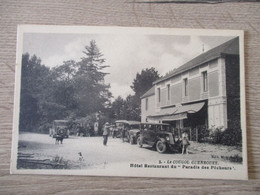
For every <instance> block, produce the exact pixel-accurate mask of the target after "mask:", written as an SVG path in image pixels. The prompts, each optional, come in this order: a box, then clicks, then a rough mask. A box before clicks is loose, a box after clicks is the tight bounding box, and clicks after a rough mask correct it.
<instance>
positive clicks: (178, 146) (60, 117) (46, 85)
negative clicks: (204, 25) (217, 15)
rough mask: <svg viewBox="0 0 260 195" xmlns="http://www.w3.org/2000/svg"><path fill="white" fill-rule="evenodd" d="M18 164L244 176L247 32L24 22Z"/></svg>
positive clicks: (67, 170)
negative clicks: (54, 24) (245, 45)
mask: <svg viewBox="0 0 260 195" xmlns="http://www.w3.org/2000/svg"><path fill="white" fill-rule="evenodd" d="M17 38H18V41H17V62H16V82H15V104H14V122H13V142H12V159H11V173H12V174H57V175H61V174H62V175H91V176H92V175H93V176H126V177H166V178H204V179H234V180H244V179H248V171H247V148H246V112H245V111H246V109H245V78H244V74H245V72H244V32H243V31H239V30H202V29H169V28H131V27H94V26H45V25H20V26H18V36H17Z"/></svg>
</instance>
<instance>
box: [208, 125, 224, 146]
mask: <svg viewBox="0 0 260 195" xmlns="http://www.w3.org/2000/svg"><path fill="white" fill-rule="evenodd" d="M222 131H223V127H219V128H214V129H211V130H210V133H209V137H210V138H211V141H212V143H214V144H220V143H221V139H222Z"/></svg>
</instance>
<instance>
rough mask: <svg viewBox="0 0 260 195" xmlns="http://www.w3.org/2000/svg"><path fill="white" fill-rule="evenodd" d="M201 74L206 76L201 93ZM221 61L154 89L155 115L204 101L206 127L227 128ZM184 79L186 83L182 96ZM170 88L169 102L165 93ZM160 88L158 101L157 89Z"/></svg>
mask: <svg viewBox="0 0 260 195" xmlns="http://www.w3.org/2000/svg"><path fill="white" fill-rule="evenodd" d="M203 72H207V90H206V91H204V90H203ZM225 78H226V73H225V59H223V58H219V59H216V60H213V61H210V62H207V63H205V64H203V65H201V66H199V67H196V68H194V69H191V70H189V71H186V72H183V73H182V74H180V75H177V76H174V77H172V78H169V79H168V80H166V81H163V82H161V83H158V84H156V86H155V96H154V97H155V99H154V101H155V113H156V114H160V112H161V110H162V109H164V108H167V107H170V106H179V105H181V104H185V103H190V102H196V101H201V100H208V126H209V127H218V126H223V127H227V102H226V86H225V85H226V80H225ZM184 79H187V80H188V85H187V94H186V95H185V90H184V89H185V84H184ZM168 85H170V100H168V89H167V86H168ZM159 88H160V101H159V95H158V93H159V92H158V89H159Z"/></svg>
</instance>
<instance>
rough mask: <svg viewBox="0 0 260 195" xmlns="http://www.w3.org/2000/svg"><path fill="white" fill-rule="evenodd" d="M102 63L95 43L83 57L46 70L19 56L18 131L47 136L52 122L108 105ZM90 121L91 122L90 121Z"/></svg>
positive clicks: (37, 61) (38, 61)
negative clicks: (20, 71)
mask: <svg viewBox="0 0 260 195" xmlns="http://www.w3.org/2000/svg"><path fill="white" fill-rule="evenodd" d="M104 63H105V59H104V58H103V54H102V53H101V52H100V51H99V49H98V47H97V45H96V42H95V41H91V42H90V44H89V46H86V47H85V50H84V51H83V57H82V58H81V60H80V61H78V62H76V61H73V60H68V61H65V62H63V64H62V65H60V66H57V67H55V68H53V69H49V68H48V67H46V66H45V65H43V64H41V59H40V58H38V57H36V56H35V55H33V56H32V57H30V55H29V54H28V53H26V54H24V55H23V56H22V80H21V99H20V124H19V125H20V127H19V129H20V130H21V131H38V132H39V131H40V132H48V129H47V128H48V126H49V125H50V124H51V123H52V121H53V120H58V119H69V121H70V123H71V124H73V121H74V120H75V119H77V118H83V117H88V116H90V115H92V114H93V113H96V112H98V111H103V112H104V111H105V110H106V109H107V107H108V105H110V98H111V96H112V95H111V92H110V91H109V88H110V86H109V85H106V84H105V83H104V78H105V76H106V75H107V73H105V72H104V68H107V67H109V66H107V65H104ZM91 120H93V119H91Z"/></svg>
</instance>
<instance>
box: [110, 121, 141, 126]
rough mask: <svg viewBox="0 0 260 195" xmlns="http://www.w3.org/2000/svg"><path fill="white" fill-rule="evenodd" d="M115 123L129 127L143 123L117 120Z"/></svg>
mask: <svg viewBox="0 0 260 195" xmlns="http://www.w3.org/2000/svg"><path fill="white" fill-rule="evenodd" d="M115 123H125V124H128V125H140V123H141V122H139V121H128V120H117V121H115Z"/></svg>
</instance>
